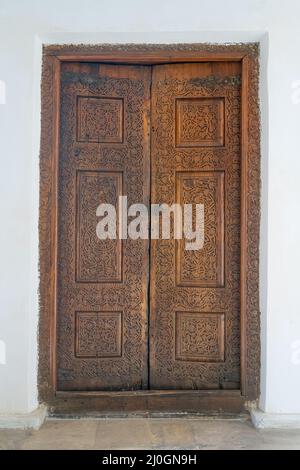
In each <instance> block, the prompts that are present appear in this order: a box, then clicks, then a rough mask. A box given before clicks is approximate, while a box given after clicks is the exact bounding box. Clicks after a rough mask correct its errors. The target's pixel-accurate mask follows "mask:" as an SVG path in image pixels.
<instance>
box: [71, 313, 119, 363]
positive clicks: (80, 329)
mask: <svg viewBox="0 0 300 470" xmlns="http://www.w3.org/2000/svg"><path fill="white" fill-rule="evenodd" d="M75 355H76V356H77V357H94V358H96V357H98V358H100V357H120V356H121V355H122V312H76V325H75Z"/></svg>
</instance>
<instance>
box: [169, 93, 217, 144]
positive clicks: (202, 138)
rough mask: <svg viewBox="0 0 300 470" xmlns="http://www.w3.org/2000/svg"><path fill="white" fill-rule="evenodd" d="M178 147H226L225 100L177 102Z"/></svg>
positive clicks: (203, 99)
mask: <svg viewBox="0 0 300 470" xmlns="http://www.w3.org/2000/svg"><path fill="white" fill-rule="evenodd" d="M175 131H176V146H177V147H222V146H224V98H180V99H177V100H176V127H175Z"/></svg>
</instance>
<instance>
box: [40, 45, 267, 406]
mask: <svg viewBox="0 0 300 470" xmlns="http://www.w3.org/2000/svg"><path fill="white" fill-rule="evenodd" d="M72 61H81V62H107V63H119V64H121V63H123V64H144V65H146V64H149V65H153V64H162V63H178V62H211V61H214V62H216V61H239V62H241V64H242V77H241V78H242V85H241V86H242V111H241V264H240V269H241V271H240V316H241V331H240V336H241V389H240V390H207V391H202V390H193V391H188V390H181V391H176V390H164V391H159V390H156V391H151V390H149V391H132V392H131V391H126V392H101V391H100V392H58V391H56V370H55V368H56V356H55V355H56V292H57V291H56V289H57V287H56V281H57V230H58V222H57V211H58V202H57V188H58V160H59V127H60V116H59V105H60V68H61V64H62V62H72ZM258 89H259V45H258V44H257V43H248V44H236V45H212V44H183V45H178V44H172V45H170V44H168V45H166V44H161V45H157V44H156V45H137V44H135V45H134V44H124V45H107V44H104V45H78V46H77V45H50V46H44V48H43V70H42V87H41V91H42V96H41V98H42V103H41V105H42V108H41V146H40V213H39V266H40V292H39V294H40V318H39V369H38V389H39V401H40V402H42V403H45V404H47V405H48V406H49V409H50V410H52V412H53V413H66V412H68V413H73V412H75V413H77V414H80V413H86V412H88V411H99V412H102V413H110V412H130V411H137V410H139V411H145V412H148V411H164V412H173V411H191V412H210V411H225V412H226V411H227V412H239V411H241V410H243V409H245V407H247V405H248V404H249V402H252V401H254V400H256V399H257V398H258V396H259V383H260V313H259V228H260V121H259V98H258Z"/></svg>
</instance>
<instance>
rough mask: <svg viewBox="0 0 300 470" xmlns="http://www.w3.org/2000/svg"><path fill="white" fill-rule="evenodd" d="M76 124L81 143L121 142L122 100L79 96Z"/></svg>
mask: <svg viewBox="0 0 300 470" xmlns="http://www.w3.org/2000/svg"><path fill="white" fill-rule="evenodd" d="M77 122H78V130H77V135H78V140H79V141H81V142H98V143H100V142H107V143H108V142H122V140H123V132H122V130H123V100H122V99H107V98H100V97H92V98H91V97H84V96H79V97H78V101H77Z"/></svg>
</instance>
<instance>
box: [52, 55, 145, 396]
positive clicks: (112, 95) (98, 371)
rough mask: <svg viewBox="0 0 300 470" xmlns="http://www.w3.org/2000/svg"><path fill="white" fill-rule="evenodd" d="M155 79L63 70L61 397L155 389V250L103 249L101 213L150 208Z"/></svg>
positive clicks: (115, 71)
mask: <svg viewBox="0 0 300 470" xmlns="http://www.w3.org/2000/svg"><path fill="white" fill-rule="evenodd" d="M150 77H151V70H150V68H149V67H143V66H118V65H105V64H100V65H99V64H84V63H64V64H63V66H62V75H61V112H60V116H61V118H60V119H61V124H60V128H61V132H60V156H59V188H58V212H59V214H58V266H57V271H58V281H57V353H56V362H57V378H56V379H57V389H58V390H62V391H68V390H69V391H70V390H85V391H90V390H128V389H129V390H131V389H143V388H147V387H148V366H147V364H148V351H147V342H148V325H147V279H148V269H149V263H148V241H147V240H130V239H128V240H118V239H117V240H99V238H97V236H96V225H97V221H98V219H97V217H96V209H97V206H98V205H99V204H100V203H101V202H104V203H111V204H113V205H116V204H117V202H118V197H119V196H120V195H127V197H128V204H129V205H130V204H133V203H135V202H137V201H138V202H141V203H144V204H146V205H148V203H149V162H150V160H149V109H150V101H149V99H150Z"/></svg>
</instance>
